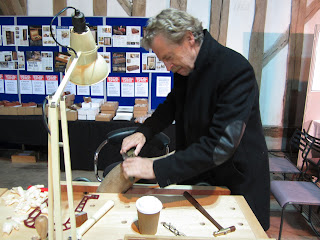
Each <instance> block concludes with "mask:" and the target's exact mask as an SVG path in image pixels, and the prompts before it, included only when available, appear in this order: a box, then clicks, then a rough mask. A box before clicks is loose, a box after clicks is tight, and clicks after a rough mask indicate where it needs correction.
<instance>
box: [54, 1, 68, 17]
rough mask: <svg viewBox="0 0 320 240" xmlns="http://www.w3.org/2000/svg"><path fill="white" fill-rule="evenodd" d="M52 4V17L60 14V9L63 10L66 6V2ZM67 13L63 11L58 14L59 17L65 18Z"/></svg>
mask: <svg viewBox="0 0 320 240" xmlns="http://www.w3.org/2000/svg"><path fill="white" fill-rule="evenodd" d="M52 3H53V15H56V14H57V13H58V12H60V11H61V10H62V9H64V8H65V7H66V6H67V0H54V1H52ZM66 15H67V11H64V12H63V13H61V14H60V16H66Z"/></svg>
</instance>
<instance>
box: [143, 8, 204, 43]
mask: <svg viewBox="0 0 320 240" xmlns="http://www.w3.org/2000/svg"><path fill="white" fill-rule="evenodd" d="M144 31H145V32H144V37H143V39H142V41H141V45H142V47H143V48H145V49H149V48H151V45H152V42H153V39H154V37H155V36H156V35H158V34H159V33H160V34H163V35H164V36H165V37H166V38H167V39H168V40H170V41H171V42H173V43H176V44H180V43H181V42H182V40H183V38H184V36H185V34H186V32H187V31H190V32H191V33H192V34H193V36H194V38H195V41H196V42H197V43H199V44H201V43H202V40H203V27H202V23H201V22H200V21H199V20H198V19H197V18H195V17H193V16H191V15H190V14H188V13H186V12H184V11H180V10H177V9H174V8H168V9H164V10H162V11H161V12H160V13H159V14H158V15H157V16H155V17H152V18H150V19H149V20H148V24H147V27H146V28H145V30H144Z"/></svg>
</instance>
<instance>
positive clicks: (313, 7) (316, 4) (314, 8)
mask: <svg viewBox="0 0 320 240" xmlns="http://www.w3.org/2000/svg"><path fill="white" fill-rule="evenodd" d="M319 9H320V1H319V0H313V2H311V3H310V4H309V5H308V6H307V8H306V18H305V23H307V22H308V21H309V20H310V19H311V18H312V17H313V16H314V15H315V14H316V13H317V12H318V11H319Z"/></svg>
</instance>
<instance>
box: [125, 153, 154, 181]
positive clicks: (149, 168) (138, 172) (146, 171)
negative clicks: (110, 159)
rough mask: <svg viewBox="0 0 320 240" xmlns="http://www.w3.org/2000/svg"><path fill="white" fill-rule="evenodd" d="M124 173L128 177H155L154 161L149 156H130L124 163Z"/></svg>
mask: <svg viewBox="0 0 320 240" xmlns="http://www.w3.org/2000/svg"><path fill="white" fill-rule="evenodd" d="M122 169H123V175H124V177H125V178H126V179H128V178H129V177H136V178H142V179H155V178H156V176H155V174H154V172H153V161H152V160H151V159H148V158H141V157H134V158H128V159H126V160H125V161H123V163H122Z"/></svg>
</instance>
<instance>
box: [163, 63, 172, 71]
mask: <svg viewBox="0 0 320 240" xmlns="http://www.w3.org/2000/svg"><path fill="white" fill-rule="evenodd" d="M164 65H165V66H166V68H167V70H168V71H171V68H172V67H173V64H172V63H169V62H164Z"/></svg>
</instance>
